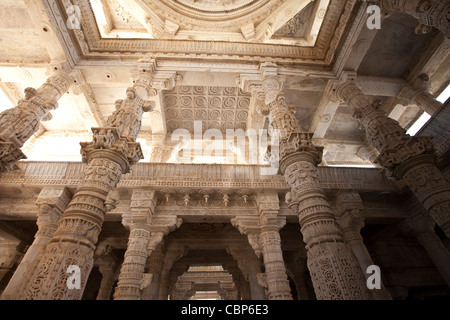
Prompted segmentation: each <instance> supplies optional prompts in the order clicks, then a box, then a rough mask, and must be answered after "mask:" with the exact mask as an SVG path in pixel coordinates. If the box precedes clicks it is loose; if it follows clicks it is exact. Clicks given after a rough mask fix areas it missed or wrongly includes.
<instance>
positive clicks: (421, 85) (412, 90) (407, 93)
mask: <svg viewBox="0 0 450 320" xmlns="http://www.w3.org/2000/svg"><path fill="white" fill-rule="evenodd" d="M429 81H430V78H429V76H428V75H426V74H422V75H420V76H419V77H418V79H416V80H415V81H414V83H413V84H412V85H408V86H406V87H404V88H403V89H402V91H401V92H400V93H399V94H398V98H399V102H400V103H402V104H403V105H405V106H407V105H410V104H415V105H416V106H418V107H419V108H420V109H422V110H423V111H425V112H426V113H428V114H429V115H431V116H432V115H434V114H435V113H436V112H437V111H438V110H439V109H440V108H441V106H442V103H440V102H439V101H437V100H436V98H435V97H434V96H433V95H432V94H431V93H430V91H429Z"/></svg>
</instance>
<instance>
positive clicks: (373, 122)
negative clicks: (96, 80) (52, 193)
mask: <svg viewBox="0 0 450 320" xmlns="http://www.w3.org/2000/svg"><path fill="white" fill-rule="evenodd" d="M155 68H156V62H155V61H154V60H143V61H140V63H139V66H138V71H137V72H136V73H134V75H133V77H134V82H133V86H132V87H130V88H129V89H128V90H127V92H126V98H125V99H123V100H118V101H116V110H115V111H114V113H113V114H112V115H111V116H110V117H109V118H108V120H107V124H106V126H105V127H101V128H92V131H93V140H92V141H91V142H88V143H81V146H82V159H83V161H84V162H86V163H87V166H86V169H85V175H84V178H83V180H82V181H81V183H80V185H79V186H78V188H77V189H76V191H75V194H74V196H73V198H72V200H71V201H70V203H69V204H68V205H67V207H66V208H65V210H64V212H61V219H60V220H59V222H58V224H57V226H56V230H55V232H54V233H53V235H52V236H51V237H50V239H49V240H48V242H47V243H46V244H45V245H44V246H42V248H41V249H40V250H37V251H38V252H36V253H35V259H34V260H33V262H32V263H31V264H30V266H29V267H28V271H27V273H26V275H24V277H23V278H22V279H23V283H22V285H21V286H20V288H18V292H19V295H18V297H20V298H22V299H80V298H81V293H80V292H82V291H80V290H68V288H67V286H66V280H67V278H68V274H67V272H66V271H67V268H68V267H69V266H70V265H77V266H79V267H80V269H81V277H82V278H81V286H82V287H84V286H85V285H86V281H87V276H88V275H89V273H90V270H91V269H92V266H93V256H94V250H95V247H96V244H97V240H98V235H99V233H100V231H101V226H102V223H103V220H104V215H105V212H106V200H107V196H108V194H109V192H110V191H111V190H114V189H115V187H116V185H117V183H118V182H119V181H120V177H121V175H122V174H124V173H128V172H129V171H130V168H131V166H132V165H133V164H135V163H136V162H137V161H139V160H140V159H142V158H143V156H142V151H141V149H140V145H139V143H137V142H136V138H137V136H138V134H139V132H140V126H141V119H142V114H143V112H146V111H151V110H152V107H153V106H152V104H151V103H149V102H148V99H149V97H150V96H153V95H155V94H156V90H155V88H153V87H152V75H153V72H154V70H155ZM260 70H261V74H260V79H259V80H257V81H256V83H251V82H252V81H253V79H252V81H246V79H245V77H242V79H241V80H242V81H241V88H242V89H244V90H246V91H250V92H252V93H255V94H258V95H262V96H263V100H264V101H265V104H264V105H263V106H261V110H260V111H261V113H263V114H265V115H267V116H268V118H269V134H270V135H271V136H277V137H278V138H279V141H280V146H279V154H277V155H273V156H277V159H279V163H280V172H281V174H283V175H284V176H285V178H286V181H287V183H288V185H289V187H290V188H291V198H292V201H293V202H294V203H295V204H296V210H297V213H298V217H299V222H300V226H301V232H302V234H303V238H304V242H305V243H306V249H307V256H308V261H307V265H308V268H309V270H310V274H311V277H312V281H313V285H314V288H315V291H316V295H317V298H318V299H370V298H372V297H371V294H370V293H368V292H367V290H366V287H365V281H364V275H363V273H362V272H361V268H360V266H359V265H358V262H357V261H356V259H355V256H354V254H353V253H352V252H351V251H350V250H348V246H347V245H346V242H345V239H344V236H343V234H342V230H341V228H340V227H339V225H338V223H337V221H336V219H335V214H334V213H333V211H332V209H331V206H330V204H329V201H328V199H327V198H326V196H325V193H324V191H323V189H322V187H321V185H320V182H319V179H318V174H317V166H318V164H319V163H320V162H321V159H322V148H321V147H317V146H315V145H314V144H313V141H312V136H313V134H312V133H308V132H305V131H304V130H303V129H302V128H301V126H300V124H299V122H298V120H297V119H296V118H295V116H294V115H293V113H292V112H291V110H290V109H289V107H288V106H287V104H286V102H285V98H284V94H283V91H282V86H283V80H282V77H280V76H279V75H278V73H277V66H276V65H275V64H273V63H262V64H261V68H260ZM356 80H357V79H356V77H354V76H353V75H351V74H346V73H344V74H343V76H342V77H341V78H340V79H339V81H338V82H337V83H336V86H335V90H334V91H335V94H336V98H337V99H339V100H340V101H343V102H345V103H346V104H347V105H348V106H349V107H350V108H351V110H352V112H353V115H354V118H355V119H356V121H357V123H358V124H359V126H360V127H361V128H362V129H363V130H364V131H365V133H366V137H367V141H368V142H369V143H370V144H371V145H373V146H374V147H375V149H376V150H377V151H378V152H379V156H378V157H377V159H376V163H378V164H380V165H381V166H382V167H384V168H385V170H386V172H387V173H388V174H390V175H391V176H392V177H394V178H397V179H402V180H403V181H404V182H405V183H406V185H407V186H408V187H409V188H410V189H411V191H412V192H413V193H414V194H415V195H416V197H417V198H418V199H419V201H420V202H421V204H422V206H423V207H424V208H425V209H426V212H427V214H428V215H429V216H430V217H432V218H433V220H434V221H435V222H436V223H437V224H438V225H439V227H440V228H441V229H442V230H443V231H444V233H445V234H446V235H447V237H450V210H449V207H450V184H449V183H448V182H447V180H446V179H445V177H444V175H443V174H442V173H441V172H440V170H439V169H438V168H437V166H436V164H435V154H434V148H433V142H432V140H431V138H428V137H411V136H409V135H407V134H406V132H405V130H404V129H403V128H402V127H401V126H400V125H399V124H398V122H396V121H395V120H393V119H391V118H389V117H388V116H387V115H386V114H385V113H384V112H383V111H382V110H381V108H380V104H379V103H378V101H376V100H374V99H373V98H372V97H368V96H366V95H364V94H363V93H362V92H361V90H360V89H359V87H358V85H357V81H356ZM72 84H73V79H72V78H70V76H68V75H67V74H65V73H64V72H57V73H55V74H53V75H52V76H51V77H50V78H49V80H48V81H47V82H46V83H45V84H44V85H43V86H41V87H40V88H39V89H37V90H34V89H27V90H26V97H25V99H24V100H21V101H20V102H19V105H18V106H17V107H15V108H12V109H8V110H5V111H4V112H2V113H1V114H0V140H1V143H0V148H1V152H0V162H1V168H0V169H1V170H2V171H4V172H8V171H11V170H13V169H14V168H15V167H16V162H17V161H18V160H19V159H21V158H24V157H25V155H23V153H22V152H21V151H20V147H21V146H22V145H23V143H24V142H25V141H26V140H27V139H29V138H30V136H31V135H32V134H33V133H34V132H35V131H36V130H37V128H38V125H39V123H40V121H42V120H45V119H48V118H50V115H49V114H50V110H53V109H54V108H56V106H57V100H58V99H59V98H60V97H61V96H62V95H63V94H64V93H65V92H66V91H67V90H68V88H69V87H70V86H71V85H72ZM420 97H421V98H420V99H417V101H418V104H419V102H420V103H421V104H422V105H427V106H428V105H429V104H433V106H432V108H431V107H430V108H429V110H431V109H434V110H435V109H436V105H437V104H436V101H435V100H434V99H432V97H430V95H421V96H420ZM428 102H429V103H428ZM424 109H425V108H424ZM149 208H150V207H148V208H147V207H145V209H144V210H145V211H148V210H150V209H149ZM135 211H136V212H135V214H133V215H132V218H131V221H130V234H132V235H133V237H130V243H129V245H128V248H129V249H130V253H129V254H126V256H125V262H124V265H123V266H122V268H123V270H124V272H123V273H122V272H121V276H120V277H119V286H118V289H119V290H117V292H116V294H117V297H118V298H124V299H126V298H130V297H136V296H137V295H136V292H137V290H136V288H137V286H138V283H140V282H141V280H142V279H140V280H137V278H136V277H135V276H134V270H135V268H136V270H137V269H139V270H141V269H142V268H143V267H142V265H143V261H144V259H145V258H146V255H148V250H145V249H144V248H145V247H146V246H147V247H148V246H149V243H151V239H153V236H156V239H160V238H162V237H163V236H164V232H167V231H165V230H159V229H156V230H152V229H151V228H149V227H148V224H149V223H150V221H149V220H152V219H149V218H148V216H147V215H145V214H144V215H143V214H141V211H142V209H139V210H135ZM133 212H134V211H133ZM262 217H263V218H261V219H262V220H261V222H260V234H259V238H260V240H259V242H260V243H261V244H263V243H264V244H265V245H264V246H263V250H262V253H263V256H264V263H265V264H267V267H266V272H265V275H264V277H265V278H264V279H262V280H260V282H262V283H265V284H266V287H267V290H268V291H269V298H273V299H278V298H280V299H289V296H290V294H289V290H288V282H287V279H286V277H285V276H284V274H285V273H286V272H285V268H284V264H283V262H282V259H281V258H282V255H281V253H280V252H281V251H280V250H278V247H279V246H280V240H279V233H278V230H279V228H280V227H279V224H278V223H275V225H274V224H273V223H270V221H271V220H273V219H275V220H276V218H274V214H273V212H272V211H270V210H269V212H264V214H262ZM264 221H265V222H264ZM263 222H264V223H263ZM277 225H278V227H277ZM252 237H253V236H252ZM422 238H424V237H422ZM249 239H250V237H249ZM150 247H151V246H150ZM352 250H353V251H354V252H355V251H357V249H352ZM127 253H128V250H127ZM280 255H281V258H280ZM139 272H140V271H139ZM139 272H138V273H139ZM139 285H140V284H139Z"/></svg>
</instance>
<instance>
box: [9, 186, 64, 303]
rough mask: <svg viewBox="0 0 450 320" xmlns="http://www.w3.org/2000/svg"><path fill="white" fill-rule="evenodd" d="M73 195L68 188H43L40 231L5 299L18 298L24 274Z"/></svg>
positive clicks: (18, 268) (18, 269)
mask: <svg viewBox="0 0 450 320" xmlns="http://www.w3.org/2000/svg"><path fill="white" fill-rule="evenodd" d="M71 197H72V195H71V193H70V191H69V190H68V189H67V188H60V189H57V188H54V189H50V188H48V189H47V188H46V189H43V190H42V191H41V192H40V193H39V195H38V198H37V200H36V204H37V205H38V207H39V212H38V218H37V221H36V223H37V225H38V231H37V233H36V234H35V236H34V241H33V243H32V244H31V246H30V247H29V248H28V250H27V252H26V253H25V255H24V257H23V258H22V261H21V262H20V264H19V266H18V267H17V269H16V271H15V272H14V275H13V276H12V278H11V280H10V281H9V283H8V286H7V287H6V289H5V291H4V292H3V295H2V298H3V299H18V298H19V296H18V293H19V289H20V286H21V284H22V282H23V281H24V276H25V275H26V273H27V272H28V271H29V268H30V266H31V265H32V264H33V261H34V260H35V258H36V256H37V255H38V253H39V252H40V251H41V249H42V248H43V247H45V245H46V244H47V243H48V242H49V240H50V239H51V238H52V236H53V234H54V233H55V231H56V229H57V223H58V221H59V219H60V217H61V214H62V212H64V210H65V209H66V206H67V204H68V203H69V202H70V199H71Z"/></svg>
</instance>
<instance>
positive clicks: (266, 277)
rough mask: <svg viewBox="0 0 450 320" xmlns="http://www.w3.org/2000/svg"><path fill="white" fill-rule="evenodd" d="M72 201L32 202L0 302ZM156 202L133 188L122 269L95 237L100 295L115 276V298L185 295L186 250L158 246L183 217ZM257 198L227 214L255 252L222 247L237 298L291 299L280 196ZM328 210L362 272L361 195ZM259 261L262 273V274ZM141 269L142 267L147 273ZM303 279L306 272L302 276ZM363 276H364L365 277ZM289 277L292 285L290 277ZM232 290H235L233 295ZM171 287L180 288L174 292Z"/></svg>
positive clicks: (419, 230) (410, 224)
mask: <svg viewBox="0 0 450 320" xmlns="http://www.w3.org/2000/svg"><path fill="white" fill-rule="evenodd" d="M71 198H72V195H71V193H70V191H69V190H68V189H67V188H49V189H47V188H46V189H43V190H42V191H41V193H40V194H39V196H38V198H37V200H36V204H37V205H38V206H39V213H38V220H37V224H38V227H39V228H38V232H37V233H36V235H35V240H34V242H33V243H32V245H31V246H30V247H29V249H28V250H27V252H26V254H25V255H24V257H23V258H22V260H21V262H20V264H19V266H18V267H17V269H16V270H15V272H14V275H13V277H12V278H11V279H10V281H9V283H8V286H7V287H6V289H5V291H4V292H3V294H2V299H21V298H22V297H21V296H20V295H19V292H20V288H21V286H22V285H23V283H24V281H26V277H27V275H28V273H29V272H30V268H32V266H33V264H34V262H35V260H36V258H37V256H38V254H39V252H40V251H42V250H43V248H45V246H46V245H47V244H48V243H49V242H50V240H51V239H52V237H53V236H54V233H55V231H56V229H57V223H58V222H59V221H60V219H61V214H62V212H64V210H65V208H66V207H67V205H68V204H69V203H70V200H71ZM155 203H156V199H155V191H151V190H135V191H134V192H133V196H132V204H131V207H130V211H131V213H130V215H128V216H127V215H126V216H125V217H124V220H123V224H124V225H125V226H126V227H127V228H128V229H129V230H130V235H129V242H128V246H127V250H126V253H125V256H124V260H123V263H122V265H121V267H120V268H119V267H118V261H119V260H120V257H113V255H112V254H111V247H110V245H108V244H107V243H106V242H100V243H99V244H98V245H97V248H96V250H95V263H96V264H97V265H98V266H99V271H100V273H101V274H102V281H101V284H100V288H99V292H98V295H97V299H98V300H107V299H109V298H110V295H111V291H112V289H113V286H114V283H115V281H116V280H117V279H118V280H119V282H118V284H117V287H116V288H115V293H114V299H117V300H121V299H151V300H153V299H167V298H168V296H169V295H170V296H171V298H173V299H175V298H176V297H178V298H180V297H182V296H183V295H180V294H181V293H180V292H178V291H180V290H181V291H182V288H179V287H175V286H174V283H176V281H177V279H178V277H179V276H180V275H181V274H183V272H184V271H185V270H186V268H185V267H183V268H182V269H180V270H178V272H177V270H175V269H173V265H174V262H175V261H177V260H179V259H180V258H181V257H182V256H185V255H186V254H187V248H186V247H185V246H183V245H178V246H175V247H171V248H169V249H167V250H164V251H163V250H162V246H161V244H162V240H163V238H164V237H165V236H166V235H167V234H168V233H169V232H171V231H172V230H175V229H176V228H178V227H179V226H180V225H181V222H182V221H181V219H179V218H177V217H175V216H163V217H161V216H158V217H154V218H152V217H153V214H152V212H153V211H154V210H155ZM256 203H257V210H258V212H259V215H257V216H255V215H251V216H236V217H235V218H233V219H231V223H232V224H233V225H234V226H235V227H236V228H237V229H238V230H239V231H240V232H241V233H242V234H244V235H246V236H247V238H248V242H249V244H250V247H251V248H252V249H253V252H250V251H248V250H245V248H241V247H230V248H228V249H227V252H228V253H229V254H230V255H231V256H232V257H233V259H234V260H235V261H236V262H237V265H238V267H239V269H240V272H241V274H243V275H244V279H245V281H243V280H244V279H240V277H238V276H237V275H236V274H237V273H236V272H231V274H232V275H233V280H234V282H235V284H236V285H237V287H236V288H237V289H239V293H240V295H241V297H243V298H244V297H245V299H254V300H264V299H270V300H278V299H282V300H289V299H292V295H291V288H290V285H289V281H288V277H287V270H286V267H285V262H284V258H283V251H282V249H281V239H280V234H279V230H280V229H281V228H283V226H284V225H285V223H286V220H285V217H281V216H278V210H279V199H278V195H277V193H275V192H272V193H270V192H265V193H258V194H257V195H256ZM289 206H290V207H291V208H292V209H294V210H298V202H296V201H290V202H289ZM112 208H113V207H111V208H110V209H112ZM333 208H334V212H335V213H336V216H335V219H336V223H337V225H338V226H339V228H340V230H342V239H343V242H344V243H345V246H346V249H347V251H348V252H347V254H349V255H350V256H351V257H352V258H354V259H355V260H354V261H352V262H355V263H356V269H349V270H348V274H347V276H350V274H353V276H354V275H357V274H358V270H357V269H360V274H361V275H365V274H366V271H367V267H368V266H370V265H373V264H374V263H373V261H372V258H371V256H370V254H369V252H368V250H367V248H366V246H365V245H364V243H363V239H362V237H361V234H360V230H361V228H362V227H363V226H364V206H363V202H362V199H361V198H360V196H359V194H358V193H357V192H354V191H340V192H338V193H337V194H336V198H335V201H334V206H333ZM411 212H414V215H413V216H412V217H410V218H408V219H406V220H404V221H403V222H401V223H400V225H399V227H400V229H401V230H402V232H403V233H404V234H405V235H408V236H413V237H415V238H416V239H417V240H418V242H419V243H420V244H421V245H422V246H423V247H424V248H425V250H426V251H427V253H428V255H429V256H430V258H431V260H432V261H433V262H434V264H435V266H436V268H437V270H438V271H439V273H440V274H441V276H442V278H443V279H444V280H445V282H446V283H447V285H449V286H450V270H449V269H448V263H449V262H450V254H449V252H448V250H447V249H446V248H445V246H444V245H443V244H442V242H441V241H440V239H439V237H438V236H437V235H436V233H435V232H434V225H435V222H434V221H433V220H432V219H431V218H430V217H429V216H428V215H427V214H426V212H424V211H423V209H421V207H420V206H416V207H415V208H411ZM144 217H145V218H144ZM338 249H339V248H338ZM318 258H320V259H322V260H324V259H325V261H331V260H332V258H333V257H332V256H324V255H323V254H322V255H321V254H319V255H318ZM261 260H262V262H263V264H262V265H263V266H264V270H265V271H264V272H261ZM308 263H311V259H310V256H308ZM224 267H225V264H224ZM308 267H309V269H310V272H311V271H313V270H314V268H315V266H314V265H313V266H312V267H311V265H309V266H308ZM349 267H353V266H348V265H347V268H349ZM146 269H147V270H148V271H147V272H145V270H146ZM225 269H227V270H231V267H228V266H226V267H225ZM119 270H120V273H119ZM341 271H342V270H341ZM169 275H171V276H169ZM304 276H305V275H304V274H303V278H304ZM316 276H317V275H316ZM366 276H368V275H367V274H366ZM241 278H242V277H241ZM293 280H294V279H293ZM353 280H355V279H353ZM356 280H357V281H358V282H357V283H356V284H353V289H356V290H361V288H363V287H364V281H363V280H362V279H361V278H359V279H358V278H356ZM294 282H295V284H296V285H297V283H296V281H295V280H294ZM358 283H359V287H358ZM349 286H351V284H349ZM297 287H298V285H297ZM304 287H305V286H304V285H301V284H300V288H303V290H302V289H300V290H297V291H298V293H299V296H301V295H302V294H303V293H305V292H302V291H304V289H305V288H304ZM236 288H235V289H234V290H233V292H236ZM191 289H192V288H191ZM315 289H316V295H319V294H322V295H323V294H324V292H321V291H319V290H317V287H315ZM83 290H84V288H81V294H82V291H83ZM177 290H178V291H177ZM365 290H366V291H367V292H368V296H366V297H365V298H368V299H377V300H380V299H390V294H389V292H388V291H387V290H386V288H385V287H384V284H383V283H381V289H380V290H370V291H368V290H367V288H365ZM175 291H177V292H178V293H177V294H174V292H175ZM233 297H234V296H233ZM319 299H320V298H319Z"/></svg>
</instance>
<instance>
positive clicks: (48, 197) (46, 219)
mask: <svg viewBox="0 0 450 320" xmlns="http://www.w3.org/2000/svg"><path fill="white" fill-rule="evenodd" d="M71 198H72V194H71V192H70V191H69V189H67V188H65V187H64V188H44V189H42V190H41V192H40V193H39V195H38V197H37V199H36V202H35V204H36V205H37V206H38V207H39V212H38V218H37V221H36V223H37V225H38V227H39V230H38V232H37V233H36V235H35V237H37V236H39V235H46V236H49V237H51V236H52V235H53V234H54V232H55V230H56V227H57V222H58V221H59V219H60V218H61V215H62V213H63V212H64V210H65V209H66V207H67V205H68V204H69V202H70V200H71Z"/></svg>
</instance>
